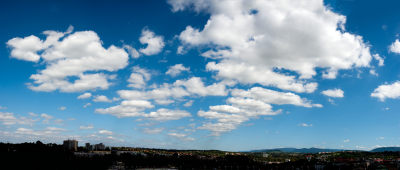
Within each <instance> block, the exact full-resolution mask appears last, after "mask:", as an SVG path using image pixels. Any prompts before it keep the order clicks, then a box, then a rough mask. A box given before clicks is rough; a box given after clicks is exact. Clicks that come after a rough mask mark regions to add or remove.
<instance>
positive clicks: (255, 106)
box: [197, 87, 322, 136]
mask: <svg viewBox="0 0 400 170" xmlns="http://www.w3.org/2000/svg"><path fill="white" fill-rule="evenodd" d="M231 95H232V97H230V98H228V99H227V100H226V103H227V105H216V106H210V107H209V111H202V110H200V111H199V112H198V113H197V115H198V116H199V117H203V118H206V119H208V120H210V121H209V122H204V123H203V125H202V126H200V127H198V129H205V130H209V131H211V135H214V136H219V135H221V133H225V132H229V131H232V130H234V129H236V128H237V127H238V126H240V125H241V124H242V123H244V122H246V121H249V120H250V119H254V118H257V117H259V116H272V115H276V114H279V113H280V112H281V111H280V110H278V111H274V110H273V109H272V105H287V104H289V105H296V106H302V107H322V105H320V104H312V103H311V102H310V101H308V100H307V99H304V98H301V97H300V96H298V95H296V94H293V93H290V92H287V93H284V92H277V91H273V90H270V89H265V88H261V87H253V88H251V89H249V90H242V89H234V90H232V92H231Z"/></svg>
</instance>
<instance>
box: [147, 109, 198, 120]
mask: <svg viewBox="0 0 400 170" xmlns="http://www.w3.org/2000/svg"><path fill="white" fill-rule="evenodd" d="M190 116H191V115H190V113H189V112H187V111H184V110H169V109H164V108H161V109H158V110H157V111H154V112H150V113H148V114H144V115H143V117H145V118H149V119H151V120H156V121H169V120H178V119H181V118H184V117H190Z"/></svg>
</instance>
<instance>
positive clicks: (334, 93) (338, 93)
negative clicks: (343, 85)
mask: <svg viewBox="0 0 400 170" xmlns="http://www.w3.org/2000/svg"><path fill="white" fill-rule="evenodd" d="M321 93H322V94H323V95H325V96H328V97H335V98H342V97H344V92H343V90H341V89H329V90H324V91H322V92H321Z"/></svg>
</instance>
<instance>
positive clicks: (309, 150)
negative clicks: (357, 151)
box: [250, 148, 343, 153]
mask: <svg viewBox="0 0 400 170" xmlns="http://www.w3.org/2000/svg"><path fill="white" fill-rule="evenodd" d="M339 151H343V150H341V149H321V148H301V149H297V148H275V149H261V150H253V151H250V152H293V153H318V152H339Z"/></svg>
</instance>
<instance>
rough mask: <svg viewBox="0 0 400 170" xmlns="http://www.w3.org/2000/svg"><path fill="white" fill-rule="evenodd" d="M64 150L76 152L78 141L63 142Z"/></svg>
mask: <svg viewBox="0 0 400 170" xmlns="http://www.w3.org/2000/svg"><path fill="white" fill-rule="evenodd" d="M63 145H64V148H65V149H67V150H70V151H77V150H78V141H77V140H70V139H68V140H64V143H63Z"/></svg>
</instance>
